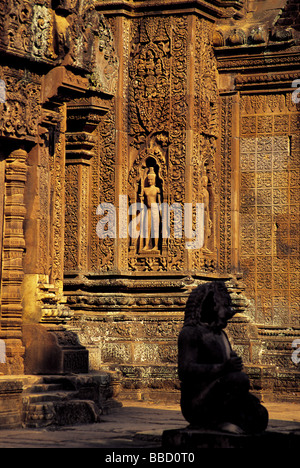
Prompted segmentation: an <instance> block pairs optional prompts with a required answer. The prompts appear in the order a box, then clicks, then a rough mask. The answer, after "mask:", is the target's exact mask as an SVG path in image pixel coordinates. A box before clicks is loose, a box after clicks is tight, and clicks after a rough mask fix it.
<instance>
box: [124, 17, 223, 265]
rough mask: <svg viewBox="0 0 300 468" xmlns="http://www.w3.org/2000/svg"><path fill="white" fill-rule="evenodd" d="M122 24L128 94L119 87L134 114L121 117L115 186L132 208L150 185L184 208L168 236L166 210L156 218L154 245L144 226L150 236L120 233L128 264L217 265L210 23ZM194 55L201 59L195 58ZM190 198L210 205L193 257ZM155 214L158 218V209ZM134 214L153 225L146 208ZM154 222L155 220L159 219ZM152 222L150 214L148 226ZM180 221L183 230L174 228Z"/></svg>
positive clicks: (146, 20)
mask: <svg viewBox="0 0 300 468" xmlns="http://www.w3.org/2000/svg"><path fill="white" fill-rule="evenodd" d="M122 28H123V29H122V32H123V33H124V35H122V37H123V48H122V53H123V54H124V69H123V70H124V74H123V76H122V77H121V80H122V83H123V89H124V86H128V93H127V94H126V93H124V94H122V96H121V93H120V99H122V111H123V112H124V114H125V115H127V116H128V120H125V121H123V122H121V128H122V136H120V137H119V138H122V143H120V148H121V145H122V150H121V149H120V153H119V154H120V155H121V153H122V155H121V156H119V157H120V158H121V159H120V164H121V165H122V177H121V179H122V180H121V185H119V187H118V189H117V193H119V194H126V197H128V207H129V210H131V208H130V207H133V206H134V204H140V203H141V204H144V203H145V204H146V203H147V202H148V199H150V198H151V195H150V193H152V192H153V198H151V200H154V199H155V200H156V201H157V202H159V203H162V204H164V205H168V207H174V206H179V207H180V210H181V212H180V216H181V219H178V213H179V211H180V210H179V211H176V209H175V210H171V211H170V235H169V236H164V234H163V225H162V224H163V223H162V214H161V213H162V212H161V213H160V214H158V213H157V218H156V219H157V221H156V222H157V232H158V234H157V235H155V236H154V238H156V241H153V243H151V242H150V244H148V241H147V234H146V233H145V234H144V237H143V236H141V235H137V237H133V236H128V239H127V246H125V247H124V240H122V239H121V241H120V244H119V254H120V257H121V265H122V268H124V269H125V270H126V269H127V268H128V269H129V270H131V271H139V270H140V271H167V270H174V271H180V270H184V269H186V268H188V269H192V270H199V269H200V270H202V271H214V270H215V268H216V264H217V258H216V249H215V243H216V232H215V218H214V210H215V209H216V205H215V202H216V197H217V185H218V178H217V172H216V167H215V153H216V139H217V134H218V92H217V84H216V78H217V70H216V63H215V59H214V57H213V51H212V48H211V39H212V26H211V25H210V24H209V23H208V22H206V21H205V20H200V19H198V18H197V19H195V21H194V19H193V20H191V18H189V17H188V16H178V17H175V16H174V17H169V16H165V17H163V16H161V17H160V16H159V17H152V16H149V17H146V16H145V17H143V18H139V19H133V20H131V21H130V20H122ZM192 31H193V34H196V36H197V41H195V44H197V45H194V43H193V44H192V45H191V43H190V42H189V34H192ZM126 41H130V42H129V43H127V42H126ZM191 48H193V49H195V50H191ZM194 55H195V57H196V59H195V60H191V57H193V56H194ZM126 64H127V65H128V75H127V74H126V70H127V68H126ZM190 82H191V83H192V82H193V88H194V89H195V94H193V93H192V92H191V95H192V98H191V102H188V98H187V97H188V95H189V93H190V89H189V84H190ZM125 89H126V88H125ZM124 114H123V115H124ZM190 121H192V122H193V123H192V129H191V131H192V136H191V138H190V142H189V143H187V129H188V128H189V125H190ZM117 122H118V121H117ZM119 122H120V121H119ZM117 126H118V123H117ZM120 134H121V132H120ZM190 160H191V163H190V162H189V161H190ZM190 164H192V166H193V171H192V172H190ZM150 173H153V174H154V175H155V181H154V182H153V185H152V182H151V183H150V182H149V181H150V180H151V177H150V178H149V175H150ZM124 176H125V177H124ZM153 180H154V179H153ZM126 181H127V182H126ZM151 187H153V188H151ZM187 187H188V192H186V190H187ZM190 187H192V191H190ZM154 192H155V196H154ZM148 197H150V198H148ZM192 202H193V203H195V202H197V203H204V205H205V223H206V224H205V236H206V237H205V245H204V246H203V248H202V249H201V250H200V249H195V251H194V252H192V253H190V256H191V262H187V254H186V246H185V243H186V239H185V238H184V215H183V214H184V204H185V203H192ZM147 214H148V215H149V216H150V214H149V213H147ZM151 214H152V217H154V218H155V216H154V213H153V212H152V213H151ZM194 214H195V213H194ZM174 216H176V217H177V219H176V220H175V219H174ZM158 218H160V220H159V221H158ZM128 221H129V223H131V224H132V223H135V222H136V225H134V226H137V229H140V228H141V229H143V225H147V223H146V220H145V219H144V218H143V215H141V214H140V215H139V211H138V212H135V211H134V208H132V212H130V214H129V219H128ZM140 221H141V225H140ZM143 223H144V224H143ZM153 223H154V224H152V227H154V225H155V221H154V219H153ZM149 224H150V217H149V223H148V228H149ZM179 225H181V236H179V235H174V233H175V231H174V229H175V230H176V227H178V226H179ZM213 226H214V229H213ZM193 227H194V225H193ZM154 230H155V228H154ZM125 250H126V251H125ZM127 258H128V263H127V260H126V259H127Z"/></svg>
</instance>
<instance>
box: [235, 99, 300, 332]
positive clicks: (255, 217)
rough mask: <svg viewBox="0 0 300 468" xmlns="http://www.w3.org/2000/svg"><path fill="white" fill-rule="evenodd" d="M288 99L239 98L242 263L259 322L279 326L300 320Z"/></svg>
mask: <svg viewBox="0 0 300 468" xmlns="http://www.w3.org/2000/svg"><path fill="white" fill-rule="evenodd" d="M290 97H291V96H290V93H289V94H288V93H287V94H284V93H278V94H269V95H256V96H255V95H248V96H244V97H243V98H242V101H241V134H242V137H241V146H240V152H241V153H240V154H241V156H240V164H241V265H242V269H243V270H244V271H245V281H246V284H247V290H248V294H249V296H250V297H251V298H252V299H253V301H254V303H255V305H256V317H255V318H256V320H258V321H263V322H265V323H270V324H275V325H281V324H283V323H285V324H286V323H287V322H288V323H290V324H296V323H298V320H299V304H300V297H299V294H298V293H297V290H299V241H300V238H299V220H300V218H299V216H300V199H299V176H300V167H299V137H298V135H297V129H296V127H295V126H294V122H296V121H297V118H298V115H297V106H296V105H295V104H293V103H292V102H291V100H290ZM288 135H290V136H288ZM287 314H288V316H287Z"/></svg>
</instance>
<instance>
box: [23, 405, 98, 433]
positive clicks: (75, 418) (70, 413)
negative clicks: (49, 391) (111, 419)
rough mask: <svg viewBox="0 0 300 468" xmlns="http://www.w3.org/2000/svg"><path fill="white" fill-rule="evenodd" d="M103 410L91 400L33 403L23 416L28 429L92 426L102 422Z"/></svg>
mask: <svg viewBox="0 0 300 468" xmlns="http://www.w3.org/2000/svg"><path fill="white" fill-rule="evenodd" d="M100 415H101V410H100V409H99V408H98V407H97V405H96V404H95V403H94V402H93V401H91V400H67V401H45V402H39V403H31V404H29V405H28V407H27V409H26V411H24V415H23V425H24V426H25V427H28V428H39V427H47V426H53V425H56V426H68V425H74V424H91V423H96V422H99V421H100Z"/></svg>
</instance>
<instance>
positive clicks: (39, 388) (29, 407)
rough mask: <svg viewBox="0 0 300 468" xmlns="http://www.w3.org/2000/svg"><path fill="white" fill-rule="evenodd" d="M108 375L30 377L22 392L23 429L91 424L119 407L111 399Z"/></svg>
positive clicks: (111, 390) (110, 377)
mask: <svg viewBox="0 0 300 468" xmlns="http://www.w3.org/2000/svg"><path fill="white" fill-rule="evenodd" d="M112 396H113V388H112V376H111V375H110V374H107V373H97V374H77V375H75V374H68V375H44V376H39V377H38V376H32V377H27V378H26V379H25V384H24V388H23V395H22V400H23V426H24V427H32V428H38V427H47V426H51V425H58V426H65V425H73V424H90V423H95V422H99V421H100V415H101V414H103V413H107V412H109V411H110V410H111V409H112V408H114V407H116V405H117V406H122V404H121V403H119V402H116V401H115V400H114V399H113V398H112Z"/></svg>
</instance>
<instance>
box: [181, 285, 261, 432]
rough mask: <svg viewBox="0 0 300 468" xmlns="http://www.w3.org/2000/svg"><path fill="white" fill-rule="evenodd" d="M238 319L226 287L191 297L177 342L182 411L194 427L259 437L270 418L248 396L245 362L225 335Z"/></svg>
mask: <svg viewBox="0 0 300 468" xmlns="http://www.w3.org/2000/svg"><path fill="white" fill-rule="evenodd" d="M233 315H234V312H233V310H232V308H231V298H230V295H229V293H228V290H227V288H226V286H225V284H224V283H223V282H222V281H215V282H212V283H207V284H204V285H201V286H199V287H197V288H196V289H195V290H194V291H193V292H192V293H191V295H190V297H189V299H188V301H187V306H186V312H185V321H184V325H183V328H182V330H181V332H180V335H179V342H178V345H179V349H178V352H179V353H178V354H179V356H178V370H179V378H180V380H181V409H182V413H183V416H184V417H185V419H186V420H187V421H188V422H189V423H190V424H191V425H192V426H197V427H202V428H207V429H218V430H220V429H221V430H226V431H229V432H234V433H259V432H262V431H264V430H265V429H266V427H267V425H268V412H267V410H266V409H265V408H264V406H262V405H261V404H260V402H259V400H258V399H257V398H256V397H255V396H254V395H252V394H251V393H250V392H249V388H250V383H249V379H248V376H247V375H246V374H245V373H244V372H243V371H242V368H243V363H242V360H241V358H240V357H239V356H238V355H237V354H236V353H235V352H234V351H233V350H232V348H231V345H230V343H229V340H228V338H227V335H226V333H225V332H224V330H223V329H224V328H225V327H226V324H227V321H228V320H229V319H230V318H231V317H232V316H233Z"/></svg>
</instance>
